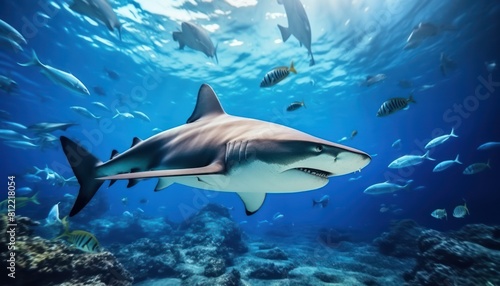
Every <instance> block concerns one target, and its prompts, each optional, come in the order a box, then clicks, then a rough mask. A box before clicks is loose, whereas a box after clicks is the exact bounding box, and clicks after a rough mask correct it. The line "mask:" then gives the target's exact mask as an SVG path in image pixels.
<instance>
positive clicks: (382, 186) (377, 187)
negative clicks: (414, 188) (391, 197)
mask: <svg viewBox="0 0 500 286" xmlns="http://www.w3.org/2000/svg"><path fill="white" fill-rule="evenodd" d="M412 182H413V180H408V181H407V182H406V184H405V185H404V186H401V185H397V184H394V183H389V181H385V182H383V183H378V184H373V185H371V186H369V187H368V188H366V189H365V190H364V191H363V193H364V194H367V195H382V194H389V193H394V192H397V191H400V190H409V189H410V184H411V183H412Z"/></svg>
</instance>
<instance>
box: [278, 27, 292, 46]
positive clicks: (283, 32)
mask: <svg viewBox="0 0 500 286" xmlns="http://www.w3.org/2000/svg"><path fill="white" fill-rule="evenodd" d="M278 28H279V29H280V32H281V37H282V38H283V42H286V40H288V38H290V35H291V33H290V29H288V28H285V27H283V26H281V25H278Z"/></svg>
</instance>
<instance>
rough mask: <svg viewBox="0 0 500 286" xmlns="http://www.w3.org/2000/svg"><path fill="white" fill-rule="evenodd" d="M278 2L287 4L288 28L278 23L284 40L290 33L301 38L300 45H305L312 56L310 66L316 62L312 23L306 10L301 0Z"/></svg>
mask: <svg viewBox="0 0 500 286" xmlns="http://www.w3.org/2000/svg"><path fill="white" fill-rule="evenodd" d="M278 4H283V6H285V12H286V17H287V19H288V28H285V27H283V26H281V25H278V28H279V29H280V32H281V37H282V38H283V42H286V41H287V40H288V38H289V37H290V35H294V36H295V38H297V40H299V42H300V45H301V46H302V45H304V46H305V47H306V48H307V51H308V52H309V55H310V56H311V60H310V61H309V66H313V65H314V64H315V62H314V57H313V54H312V51H311V25H310V24H309V19H308V18H307V14H306V10H304V6H303V5H302V3H301V2H300V0H278Z"/></svg>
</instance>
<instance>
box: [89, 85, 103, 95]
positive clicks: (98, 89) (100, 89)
mask: <svg viewBox="0 0 500 286" xmlns="http://www.w3.org/2000/svg"><path fill="white" fill-rule="evenodd" d="M92 90H94V92H95V93H96V94H97V95H100V96H106V90H105V89H104V87H102V86H98V85H96V86H94V87H92Z"/></svg>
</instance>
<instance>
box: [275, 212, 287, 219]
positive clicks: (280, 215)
mask: <svg viewBox="0 0 500 286" xmlns="http://www.w3.org/2000/svg"><path fill="white" fill-rule="evenodd" d="M284 217H285V216H284V215H283V214H282V213H280V212H277V213H275V214H274V215H273V220H275V221H276V220H280V219H282V218H284Z"/></svg>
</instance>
